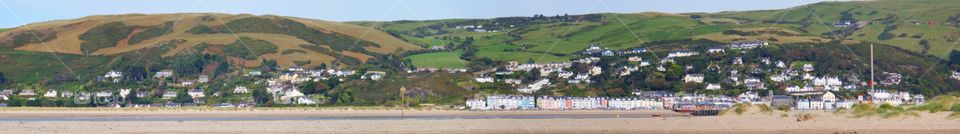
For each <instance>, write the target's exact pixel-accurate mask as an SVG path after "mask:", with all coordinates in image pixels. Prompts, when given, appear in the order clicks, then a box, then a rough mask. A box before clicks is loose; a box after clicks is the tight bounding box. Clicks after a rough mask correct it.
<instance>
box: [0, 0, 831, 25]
mask: <svg viewBox="0 0 960 134" xmlns="http://www.w3.org/2000/svg"><path fill="white" fill-rule="evenodd" d="M819 1H823V0H290V1H286V0H271V1H267V0H0V4H2V5H0V6H3V7H0V8H2V10H0V27H6V28H9V27H16V26H20V25H23V24H27V23H33V22H42V21H48V20H57V19H71V18H79V17H84V16H90V15H104V14H125V13H187V12H191V13H192V12H217V13H247V14H256V15H263V14H272V15H281V16H296V17H304V18H312V19H321V20H332V21H367V20H427V19H449V18H492V17H504V16H531V15H533V14H545V15H556V14H564V13H569V14H587V13H601V12H615V13H636V12H648V11H655V12H670V13H685V12H719V11H743V10H760V9H782V8H787V7H792V6H799V5H803V4H809V3H815V2H819ZM591 7H593V8H591Z"/></svg>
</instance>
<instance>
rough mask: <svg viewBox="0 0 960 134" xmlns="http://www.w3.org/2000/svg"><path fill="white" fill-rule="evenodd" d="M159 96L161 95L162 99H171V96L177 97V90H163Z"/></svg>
mask: <svg viewBox="0 0 960 134" xmlns="http://www.w3.org/2000/svg"><path fill="white" fill-rule="evenodd" d="M161 97H162V98H163V99H164V100H170V99H173V98H175V97H177V92H176V91H166V92H163V95H162V96H161Z"/></svg>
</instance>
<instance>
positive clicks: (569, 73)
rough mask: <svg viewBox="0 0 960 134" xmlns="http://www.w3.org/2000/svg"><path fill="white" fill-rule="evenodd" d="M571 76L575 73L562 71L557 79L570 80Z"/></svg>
mask: <svg viewBox="0 0 960 134" xmlns="http://www.w3.org/2000/svg"><path fill="white" fill-rule="evenodd" d="M571 76H573V72H569V71H560V72H558V73H557V77H559V78H563V79H566V78H570V77H571Z"/></svg>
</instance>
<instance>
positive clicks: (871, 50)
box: [870, 44, 875, 91]
mask: <svg viewBox="0 0 960 134" xmlns="http://www.w3.org/2000/svg"><path fill="white" fill-rule="evenodd" d="M873 82H875V81H874V80H873V44H870V91H873V84H874V83H873Z"/></svg>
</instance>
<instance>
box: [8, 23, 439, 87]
mask: <svg viewBox="0 0 960 134" xmlns="http://www.w3.org/2000/svg"><path fill="white" fill-rule="evenodd" d="M419 49H422V48H421V47H419V46H416V45H412V44H410V43H407V42H405V41H403V40H401V39H398V38H395V37H393V36H390V35H389V34H387V33H384V32H381V31H379V30H375V29H372V28H369V27H363V26H359V25H353V24H345V23H338V22H330V21H322V20H311V19H304V18H295V17H283V16H253V15H232V14H199V13H198V14H125V15H99V16H89V17H84V18H78V19H70V20H57V21H49V22H42V23H34V24H28V25H24V26H20V27H16V28H12V29H3V31H2V32H0V64H2V66H0V72H3V73H5V74H6V77H7V78H15V79H14V80H15V81H23V82H31V81H73V80H91V79H93V78H95V77H96V76H99V75H102V74H103V73H105V72H107V71H109V70H121V71H122V70H130V69H126V68H131V67H134V68H146V69H148V70H151V71H157V70H159V69H174V70H176V71H177V72H178V74H215V73H216V72H218V71H217V70H221V71H219V72H223V71H222V70H226V68H228V67H247V68H252V67H259V66H261V64H262V63H263V62H264V61H271V63H273V62H272V61H276V65H277V66H279V67H289V66H295V65H299V66H305V67H313V66H318V65H320V64H327V65H332V66H336V67H351V66H359V65H363V64H364V63H367V62H368V61H373V60H381V59H377V58H379V57H386V56H384V55H389V54H396V53H399V52H405V51H410V50H419Z"/></svg>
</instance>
